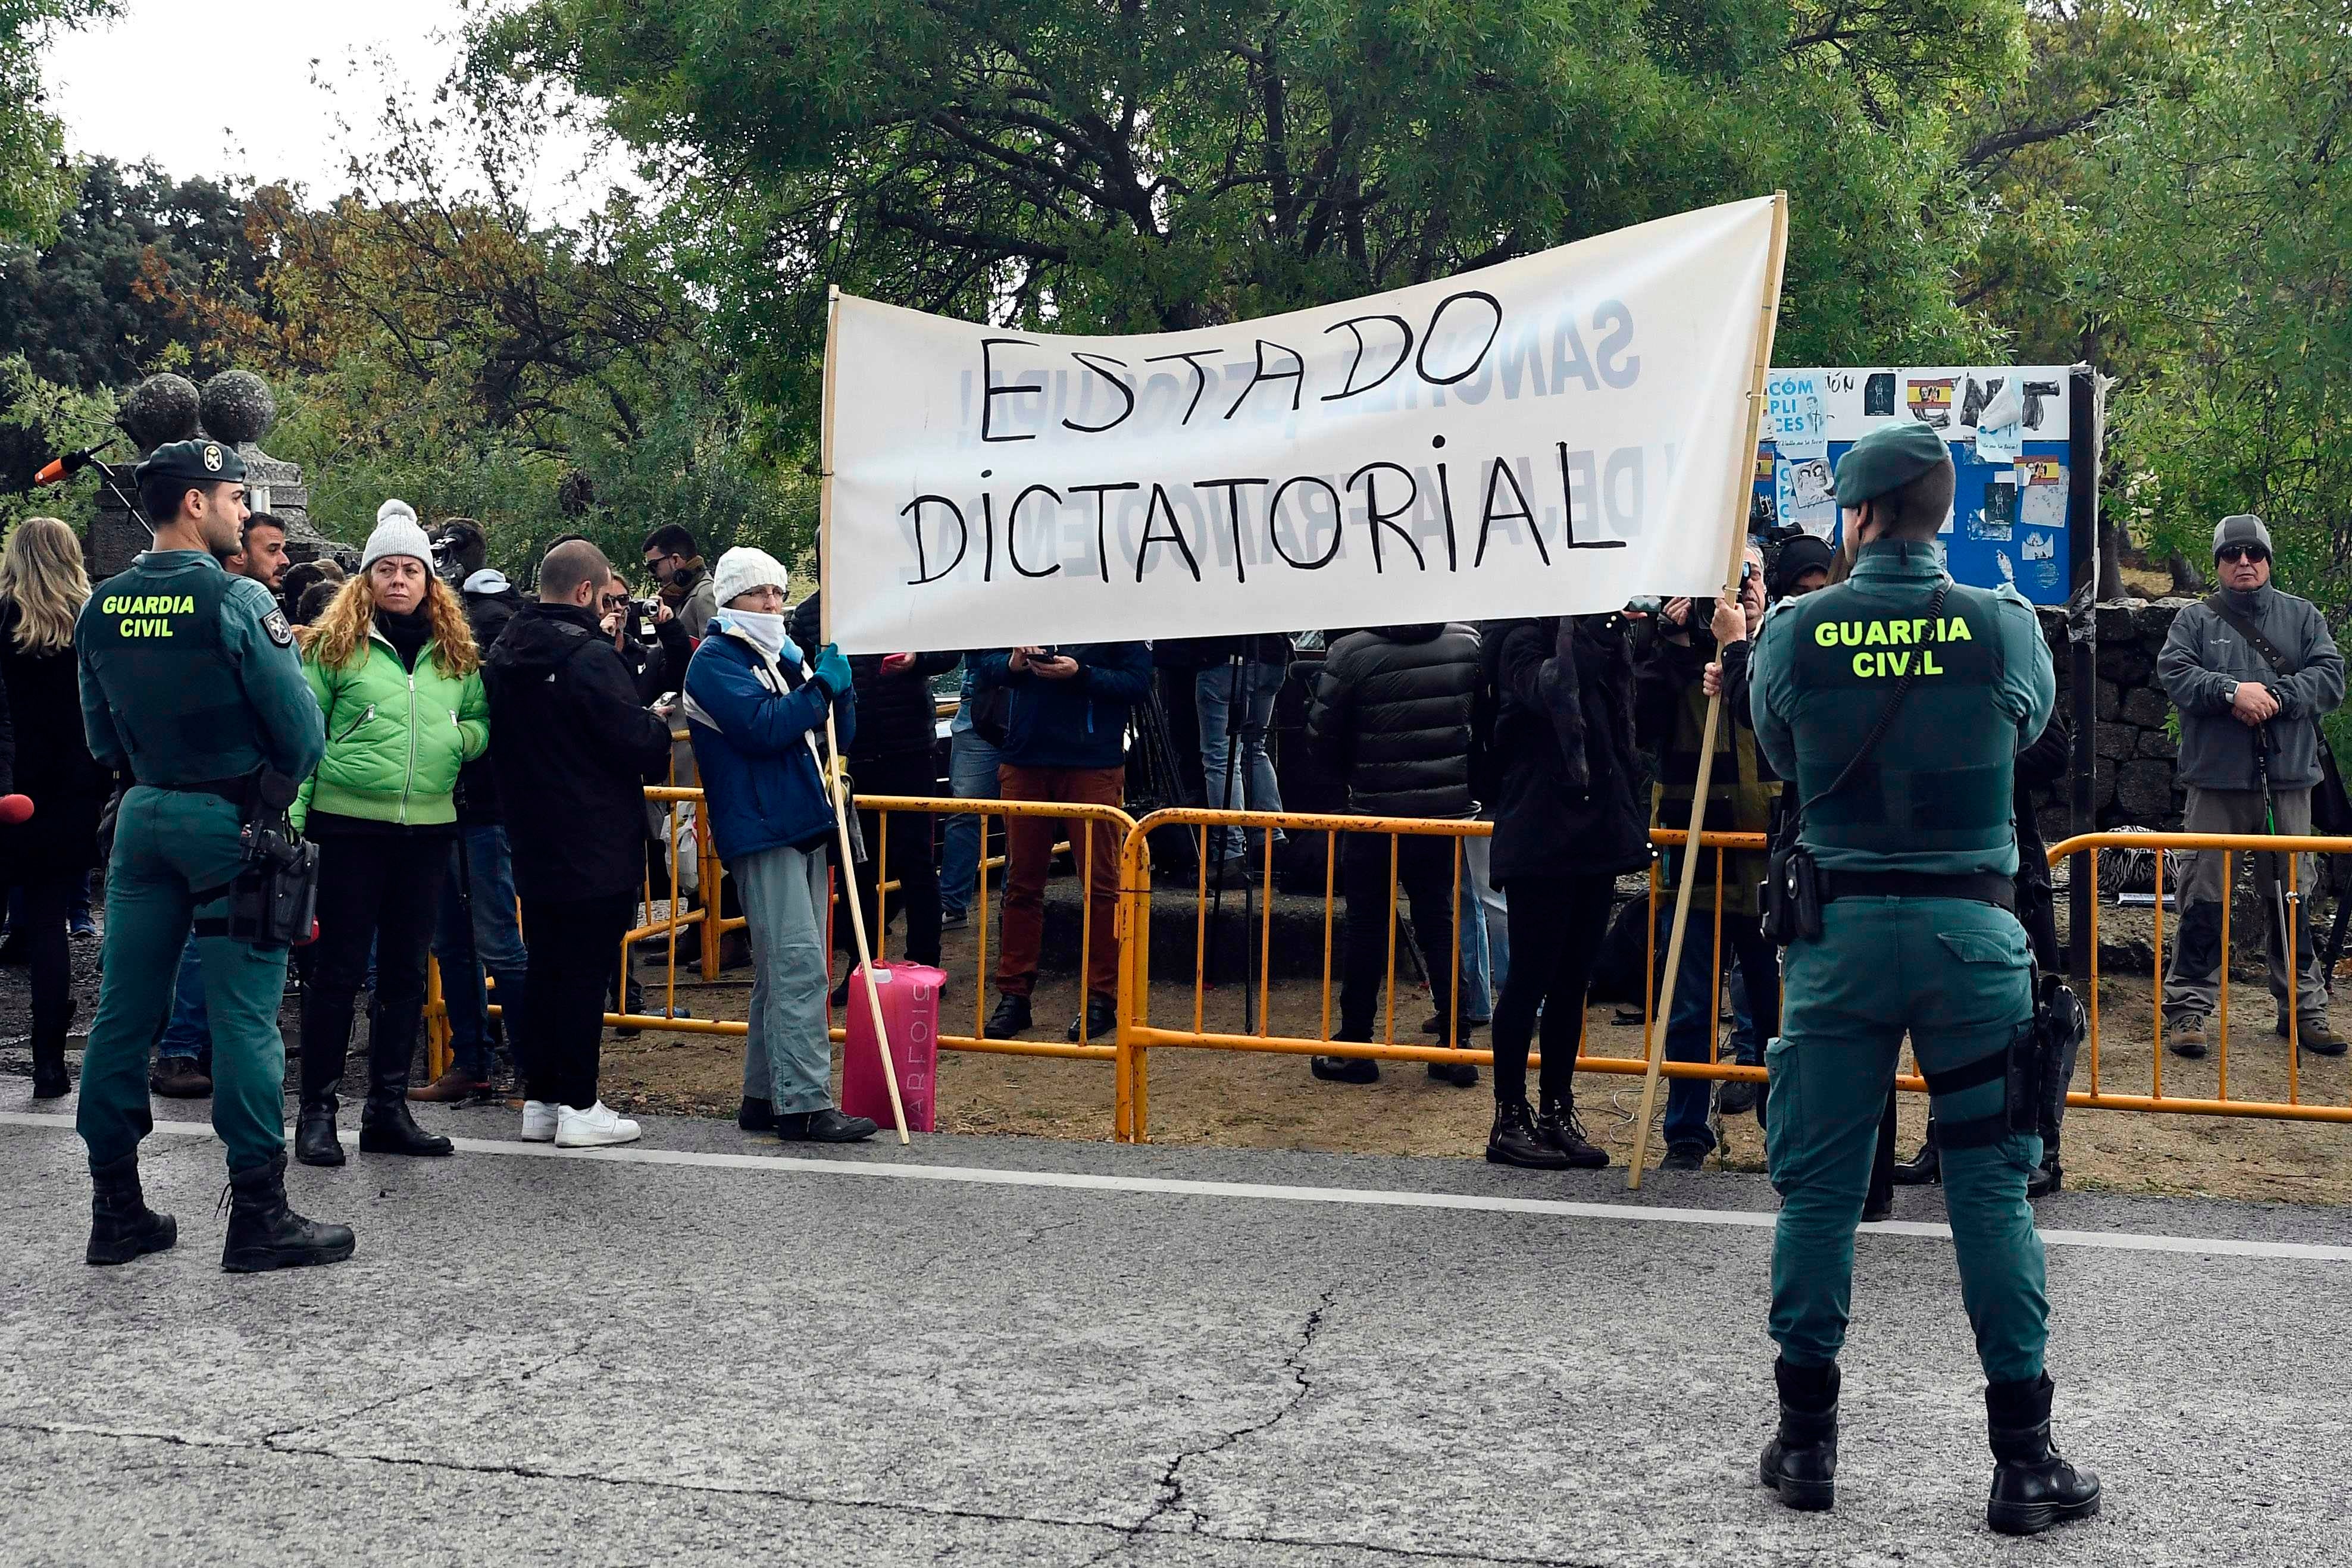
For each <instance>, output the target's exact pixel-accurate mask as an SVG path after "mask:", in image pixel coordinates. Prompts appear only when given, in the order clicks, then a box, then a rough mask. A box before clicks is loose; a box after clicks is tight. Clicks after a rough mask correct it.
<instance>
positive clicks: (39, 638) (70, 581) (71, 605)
mask: <svg viewBox="0 0 2352 1568" xmlns="http://www.w3.org/2000/svg"><path fill="white" fill-rule="evenodd" d="M0 599H5V600H9V601H13V602H14V603H15V604H16V646H17V647H19V648H21V649H23V650H24V651H25V652H26V653H55V652H57V651H58V650H59V649H63V648H70V647H72V646H73V635H74V617H76V616H77V615H79V614H80V613H81V607H82V605H83V604H84V603H85V602H86V601H88V600H89V573H88V572H87V571H85V570H83V569H82V564H81V540H80V539H79V538H76V537H75V536H74V531H73V529H71V528H68V527H67V526H66V525H65V524H64V523H62V522H59V521H58V519H57V518H55V517H26V519H25V520H24V521H23V522H21V523H18V524H17V525H16V527H15V528H12V529H10V530H9V533H8V543H7V546H6V548H5V549H0Z"/></svg>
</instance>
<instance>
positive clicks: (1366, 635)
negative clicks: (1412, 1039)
mask: <svg viewBox="0 0 2352 1568" xmlns="http://www.w3.org/2000/svg"><path fill="white" fill-rule="evenodd" d="M1477 693H1478V633H1477V632H1476V631H1475V630H1474V629H1473V628H1471V627H1469V626H1466V625H1462V624H1459V623H1455V624H1439V623H1434V622H1432V623H1425V624H1422V625H1417V626H1377V627H1374V628H1372V629H1371V630H1370V631H1366V632H1350V633H1349V634H1348V635H1347V636H1345V637H1342V638H1340V639H1339V641H1338V642H1336V643H1332V644H1331V650H1330V652H1329V653H1328V654H1326V655H1325V657H1324V660H1323V668H1322V669H1321V671H1320V672H1318V674H1317V675H1316V677H1315V694H1314V698H1313V702H1312V705H1311V706H1310V707H1309V708H1308V710H1307V748H1308V749H1309V750H1311V751H1312V752H1314V753H1315V755H1316V756H1317V758H1319V759H1320V760H1321V761H1322V762H1323V764H1324V765H1325V766H1326V767H1328V768H1330V769H1331V770H1332V771H1333V772H1335V773H1337V774H1339V776H1340V777H1342V778H1344V779H1347V781H1348V808H1349V810H1352V811H1354V812H1356V813H1357V814H1359V815H1360V816H1367V817H1442V818H1446V819H1450V820H1456V821H1459V820H1462V819H1465V818H1468V817H1469V816H1471V815H1472V814H1473V813H1474V811H1475V809H1476V808H1475V801H1473V800H1472V799H1471V795H1470V721H1471V712H1472V709H1473V708H1474V707H1475V705H1476V702H1477ZM1394 842H1395V846H1396V848H1395V855H1396V876H1397V881H1398V882H1399V883H1402V886H1403V890H1404V894H1405V896H1406V897H1407V898H1408V899H1410V900H1411V901H1412V925H1413V936H1414V937H1415V939H1416V940H1417V942H1418V944H1419V946H1420V948H1421V955H1422V962H1423V967H1424V970H1425V972H1426V973H1427V975H1428V976H1429V990H1430V995H1431V997H1432V998H1433V999H1434V1000H1435V1002H1436V1003H1437V1016H1438V1017H1439V1018H1440V1019H1452V1018H1453V1016H1454V992H1455V989H1456V986H1455V977H1456V973H1457V969H1456V960H1455V953H1456V951H1457V939H1456V934H1455V931H1454V921H1455V914H1456V907H1457V906H1456V904H1455V902H1454V883H1455V875H1456V873H1455V869H1454V868H1455V864H1456V862H1455V850H1456V846H1457V845H1458V844H1459V842H1460V841H1459V840H1458V839H1454V838H1452V837H1434V836H1427V835H1423V834H1412V833H1401V834H1398V835H1396V836H1395V840H1394ZM1389 856H1390V839H1389V837H1388V836H1387V835H1384V834H1381V833H1369V832H1366V833H1349V835H1348V838H1347V844H1346V848H1345V850H1344V851H1343V852H1342V856H1341V866H1342V873H1341V874H1342V876H1343V877H1344V879H1345V886H1346V889H1347V897H1348V927H1347V962H1346V967H1345V968H1344V970H1343V972H1342V977H1341V981H1340V987H1339V1039H1341V1040H1360V1041H1365V1042H1369V1041H1370V1040H1371V1038H1372V1019H1373V1016H1374V1015H1375V1014H1376V1013H1377V1012H1378V1011H1379V1009H1380V1002H1381V991H1382V989H1383V987H1382V984H1381V979H1382V971H1383V967H1384V964H1385V962H1386V960H1387V956H1388V954H1389V952H1390V950H1391V948H1390V942H1389V936H1390V933H1391V929H1392V923H1393V921H1394V919H1395V912H1394V906H1393V904H1391V890H1390V883H1389ZM1390 1021H1391V1032H1393V1029H1394V1023H1395V1020H1394V1019H1391V1020H1390ZM1468 1032H1469V1026H1468V1025H1466V1024H1465V1025H1462V1026H1461V1027H1460V1028H1459V1030H1457V1031H1456V1032H1454V1035H1453V1038H1454V1039H1455V1040H1459V1039H1461V1038H1462V1037H1463V1036H1464V1035H1466V1034H1467V1033H1468ZM1314 1072H1315V1076H1316V1077H1318V1078H1327V1079H1334V1080H1337V1081H1338V1082H1342V1083H1370V1082H1374V1081H1376V1080H1377V1079H1378V1078H1379V1077H1380V1075H1381V1069H1380V1063H1378V1062H1376V1061H1354V1060H1348V1059H1343V1058H1340V1057H1329V1056H1318V1057H1317V1058H1316V1059H1315V1061H1314ZM1429 1073H1430V1076H1431V1077H1433V1078H1442V1079H1444V1080H1446V1081H1447V1082H1453V1083H1456V1084H1459V1085H1461V1086H1463V1087H1465V1088H1467V1087H1468V1086H1470V1085H1471V1084H1474V1083H1475V1082H1478V1070H1477V1069H1476V1068H1475V1067H1473V1066H1470V1065H1468V1064H1467V1063H1465V1064H1463V1065H1461V1066H1444V1065H1440V1064H1438V1063H1436V1062H1432V1063H1431V1064H1430V1069H1429Z"/></svg>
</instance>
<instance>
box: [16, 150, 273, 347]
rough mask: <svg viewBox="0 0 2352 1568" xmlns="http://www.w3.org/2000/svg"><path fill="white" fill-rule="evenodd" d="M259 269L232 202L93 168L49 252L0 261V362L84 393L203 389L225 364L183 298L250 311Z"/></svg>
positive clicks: (107, 167)
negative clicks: (146, 387) (147, 386)
mask: <svg viewBox="0 0 2352 1568" xmlns="http://www.w3.org/2000/svg"><path fill="white" fill-rule="evenodd" d="M261 268H262V262H261V258H260V257H259V256H257V254H256V253H255V251H254V248H253V246H252V244H251V241H250V239H249V237H248V236H247V233H246V211H245V204H244V202H243V201H242V199H241V198H240V196H239V195H238V193H236V192H234V191H231V190H229V189H227V188H226V187H224V186H221V185H217V184H215V183H213V182H211V181H209V180H180V181H175V180H173V178H172V177H171V176H169V175H168V174H165V173H164V172H163V171H162V170H160V169H157V168H155V167H153V166H152V164H151V165H142V166H141V167H138V168H133V169H125V168H123V167H121V165H119V164H117V163H115V162H112V161H111V160H109V159H104V158H100V159H94V160H92V161H91V162H90V164H89V167H88V168H87V169H85V170H84V171H82V175H81V184H80V188H79V192H78V193H76V194H75V196H74V200H73V204H72V205H71V206H70V207H68V209H67V211H66V213H65V215H64V217H63V219H62V221H61V222H60V223H59V224H58V230H57V234H56V236H55V237H54V238H53V239H52V240H51V241H50V243H49V244H48V245H47V246H45V247H43V248H42V249H40V250H38V251H35V250H31V249H21V250H18V251H16V253H14V254H13V255H11V254H5V253H0V353H14V354H20V355H22V356H23V357H24V358H25V360H26V361H27V362H28V363H29V364H30V365H31V367H32V369H33V370H34V371H35V372H36V373H37V374H39V375H41V376H43V377H45V378H47V380H50V381H53V382H60V383H62V384H65V385H68V386H75V387H79V388H82V389H84V390H89V389H93V388H97V387H102V386H114V387H121V386H127V385H128V384H130V383H131V382H133V381H135V380H137V379H138V378H139V377H141V376H142V375H146V374H149V373H152V371H158V370H176V371H181V372H182V373H184V374H186V375H191V376H195V377H199V378H201V377H203V376H206V375H209V374H211V373H212V372H213V371H216V370H220V369H223V368H224V362H223V361H222V360H221V359H220V357H219V355H218V353H217V352H216V351H215V350H213V349H211V348H208V347H207V345H206V344H205V341H204V337H205V332H204V329H203V326H202V324H201V323H200V322H199V321H197V320H196V319H195V318H194V316H193V315H192V314H191V312H190V308H189V307H190V301H191V299H192V298H194V297H196V296H198V295H199V294H201V295H204V296H205V297H208V298H215V299H219V300H223V301H235V302H236V304H237V305H238V306H239V307H240V308H250V307H251V306H252V304H253V302H254V300H255V299H256V298H257V289H258V287H259V283H260V277H261Z"/></svg>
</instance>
